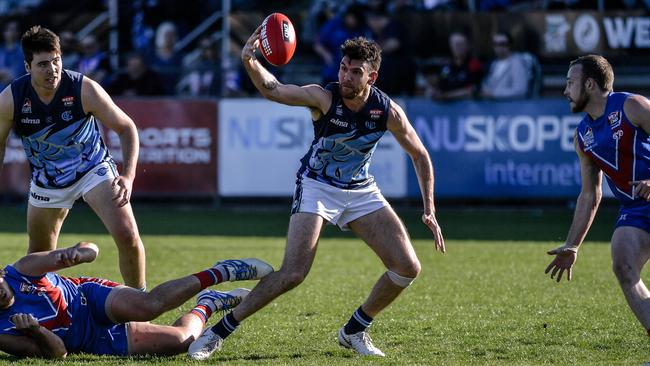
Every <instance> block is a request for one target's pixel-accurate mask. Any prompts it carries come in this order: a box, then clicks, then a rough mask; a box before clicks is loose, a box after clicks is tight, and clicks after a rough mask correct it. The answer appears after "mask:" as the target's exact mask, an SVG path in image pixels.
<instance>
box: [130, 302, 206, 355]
mask: <svg viewBox="0 0 650 366" xmlns="http://www.w3.org/2000/svg"><path fill="white" fill-rule="evenodd" d="M204 326H205V323H204V322H203V320H201V319H200V318H199V317H198V316H196V315H194V314H192V313H187V314H185V315H183V316H181V317H180V318H179V319H178V320H176V322H175V323H174V324H173V325H157V324H152V323H142V322H131V323H129V354H131V355H143V354H149V355H168V356H170V355H177V354H179V353H184V352H187V348H188V347H189V346H190V344H191V343H192V342H193V341H194V340H195V339H196V338H198V336H199V335H200V334H201V332H202V331H203V327H204Z"/></svg>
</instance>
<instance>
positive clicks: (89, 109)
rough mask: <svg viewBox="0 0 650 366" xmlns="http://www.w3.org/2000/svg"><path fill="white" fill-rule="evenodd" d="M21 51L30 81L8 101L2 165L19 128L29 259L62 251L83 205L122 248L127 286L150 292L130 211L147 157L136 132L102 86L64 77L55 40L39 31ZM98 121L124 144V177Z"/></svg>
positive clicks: (1, 121) (0, 139)
mask: <svg viewBox="0 0 650 366" xmlns="http://www.w3.org/2000/svg"><path fill="white" fill-rule="evenodd" d="M21 43H22V49H23V53H24V55H25V68H26V70H27V71H28V74H27V75H24V76H22V77H20V78H18V79H16V80H14V81H13V82H12V84H11V85H10V86H8V87H7V88H5V89H4V90H3V91H2V93H0V161H2V160H3V158H4V153H5V147H6V142H7V138H8V136H9V131H10V130H11V129H12V128H13V129H14V131H15V133H16V134H17V135H18V136H20V137H21V139H22V142H23V146H24V149H25V154H26V156H27V160H28V161H29V164H30V168H31V172H32V178H31V182H30V192H29V204H28V209H27V231H28V234H29V251H28V252H29V253H32V252H39V251H47V250H52V249H55V248H56V245H57V239H58V237H59V232H60V230H61V226H62V225H63V221H64V220H65V217H66V216H67V214H68V211H69V209H70V208H71V207H72V205H73V204H74V202H75V201H76V200H77V199H78V198H81V197H83V199H84V200H85V201H86V202H87V203H88V204H89V205H90V207H91V208H92V209H93V210H94V211H95V213H96V214H97V216H99V218H100V219H101V220H102V222H103V223H104V225H105V226H106V228H107V229H108V231H109V232H110V233H111V235H112V236H113V238H114V240H115V243H116V244H117V247H118V250H119V263H120V271H121V273H122V277H123V278H124V281H125V283H126V284H127V285H129V286H132V287H135V288H145V252H144V246H143V244H142V240H141V239H140V234H139V233H138V227H137V224H136V222H135V218H134V216H133V211H132V209H131V205H130V203H129V201H130V197H131V190H132V186H133V180H134V178H135V170H136V169H135V168H136V162H137V158H138V151H139V139H138V132H137V129H136V126H135V124H134V123H133V121H132V120H131V118H129V116H127V115H126V114H125V113H124V112H123V111H122V110H121V109H120V108H119V107H118V106H116V105H115V103H113V101H112V100H111V98H110V97H109V96H108V94H107V93H106V91H104V89H103V88H102V87H101V86H99V84H97V83H96V82H94V81H93V80H90V79H89V78H87V77H84V76H83V75H81V74H79V73H76V72H73V71H69V70H64V69H63V65H62V64H61V48H60V44H59V37H58V36H57V35H56V34H55V33H53V32H52V31H50V30H48V29H46V28H42V27H40V26H34V27H32V28H31V29H29V30H28V31H26V32H25V33H24V34H23V37H22V40H21ZM98 120H99V121H101V123H102V124H103V125H104V126H105V127H107V128H109V129H111V130H113V131H115V132H116V133H117V135H118V136H119V138H120V144H121V147H122V155H123V162H124V165H123V168H122V172H121V173H118V172H117V169H116V168H115V164H114V162H113V159H112V157H111V155H110V154H109V152H108V149H107V148H106V145H105V144H104V141H103V138H102V136H101V132H100V129H99V126H98V124H97V121H98ZM0 168H1V165H0Z"/></svg>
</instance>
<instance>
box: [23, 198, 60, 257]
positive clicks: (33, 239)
mask: <svg viewBox="0 0 650 366" xmlns="http://www.w3.org/2000/svg"><path fill="white" fill-rule="evenodd" d="M67 215H68V209H67V208H41V207H36V206H32V205H31V204H28V205H27V233H28V235H29V248H28V250H27V253H34V252H44V251H48V250H54V249H56V246H57V241H58V239H59V233H60V232H61V225H63V221H64V220H65V217H66V216H67Z"/></svg>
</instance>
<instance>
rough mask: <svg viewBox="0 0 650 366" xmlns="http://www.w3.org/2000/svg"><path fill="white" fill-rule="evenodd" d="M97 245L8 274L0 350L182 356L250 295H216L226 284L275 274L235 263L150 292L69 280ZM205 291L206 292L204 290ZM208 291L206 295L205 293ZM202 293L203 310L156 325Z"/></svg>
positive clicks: (34, 260) (1, 293)
mask: <svg viewBox="0 0 650 366" xmlns="http://www.w3.org/2000/svg"><path fill="white" fill-rule="evenodd" d="M98 253H99V249H98V248H97V245H95V244H93V243H88V242H81V243H78V244H76V245H74V246H71V247H68V248H63V249H56V250H52V251H47V252H37V253H32V254H28V255H27V256H25V257H23V258H21V259H20V260H18V261H17V262H16V263H14V264H13V265H8V266H6V267H4V268H2V269H0V350H2V351H4V352H7V353H9V354H12V355H15V356H19V357H42V358H63V357H65V356H66V355H67V354H69V353H88V354H95V355H114V356H128V355H140V354H150V355H175V354H178V353H183V352H186V351H187V348H188V346H189V345H190V342H192V340H194V339H195V338H196V337H198V336H199V334H201V331H202V330H203V327H204V325H205V323H206V322H207V320H208V319H209V318H210V316H211V315H212V314H213V313H214V312H217V311H221V310H226V309H231V308H233V307H235V306H237V304H239V303H240V302H241V300H242V298H243V297H245V296H246V295H247V294H248V292H249V291H248V290H246V289H241V288H240V289H234V290H231V291H229V292H220V291H215V290H208V289H207V287H210V286H214V285H217V284H219V283H222V282H225V281H241V280H256V279H259V278H261V277H263V276H265V275H267V274H269V273H270V272H272V271H273V268H272V267H271V266H270V265H268V264H267V263H265V262H264V261H262V260H259V259H256V258H245V259H229V260H224V261H219V262H217V263H216V264H215V265H214V266H212V267H210V268H208V269H206V270H203V271H200V272H197V273H195V274H192V275H188V276H185V277H182V278H178V279H175V280H171V281H167V282H164V283H162V284H160V285H158V286H156V287H155V288H153V289H152V290H151V292H144V291H140V290H136V289H133V288H131V287H127V286H122V285H120V284H118V283H115V282H112V281H109V280H105V279H101V278H94V277H78V278H73V277H64V276H60V275H58V274H57V273H56V271H57V270H59V269H63V268H67V267H71V266H75V265H78V264H82V263H90V262H93V261H94V260H95V258H96V257H97V255H98ZM201 290H203V291H201ZM199 291H200V292H199ZM197 293H198V294H199V296H198V298H197V304H196V306H194V308H192V309H191V310H190V311H189V312H187V313H186V314H184V315H182V316H181V317H180V318H179V319H178V320H177V321H175V322H174V323H173V324H172V325H169V326H167V325H157V324H151V323H149V321H150V320H153V319H155V318H156V317H158V316H159V315H161V314H162V313H164V312H167V311H169V310H172V309H176V308H177V307H179V306H181V305H182V304H183V303H184V302H185V301H187V300H189V299H190V298H191V297H192V296H194V295H196V294H197Z"/></svg>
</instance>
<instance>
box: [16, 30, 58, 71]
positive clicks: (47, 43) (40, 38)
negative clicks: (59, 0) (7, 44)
mask: <svg viewBox="0 0 650 366" xmlns="http://www.w3.org/2000/svg"><path fill="white" fill-rule="evenodd" d="M20 45H21V46H22V48H23V55H24V56H25V62H27V63H28V64H29V63H31V62H32V60H33V59H34V54H35V53H40V52H56V53H58V54H61V43H60V41H59V36H57V35H56V33H54V32H52V31H51V30H49V29H47V28H44V27H41V26H40V25H35V26H33V27H31V28H29V29H28V30H27V31H26V32H25V33H23V36H22V38H21V39H20Z"/></svg>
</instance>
